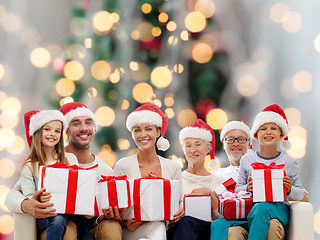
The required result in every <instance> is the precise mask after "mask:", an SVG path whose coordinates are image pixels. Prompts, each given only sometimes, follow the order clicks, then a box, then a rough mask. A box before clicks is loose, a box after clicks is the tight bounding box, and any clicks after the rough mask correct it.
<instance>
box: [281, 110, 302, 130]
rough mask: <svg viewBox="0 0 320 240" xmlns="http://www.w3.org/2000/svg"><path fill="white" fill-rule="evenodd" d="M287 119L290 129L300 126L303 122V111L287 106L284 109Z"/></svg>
mask: <svg viewBox="0 0 320 240" xmlns="http://www.w3.org/2000/svg"><path fill="white" fill-rule="evenodd" d="M284 112H285V114H286V116H287V119H288V123H289V124H288V126H289V129H290V128H293V127H299V126H300V124H301V112H300V111H299V109H297V108H286V109H285V110H284Z"/></svg>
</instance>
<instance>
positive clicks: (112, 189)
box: [98, 175, 131, 208]
mask: <svg viewBox="0 0 320 240" xmlns="http://www.w3.org/2000/svg"><path fill="white" fill-rule="evenodd" d="M116 180H125V181H126V183H127V196H128V207H130V206H131V197H130V185H129V181H128V179H127V176H126V175H123V176H103V175H101V179H100V180H99V181H98V183H100V182H107V185H108V186H107V187H108V199H109V206H110V207H112V208H114V207H119V203H118V194H117V184H116Z"/></svg>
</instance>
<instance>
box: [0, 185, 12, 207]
mask: <svg viewBox="0 0 320 240" xmlns="http://www.w3.org/2000/svg"><path fill="white" fill-rule="evenodd" d="M9 191H10V188H9V187H7V186H5V185H0V208H1V209H2V210H3V211H5V212H9V209H8V208H7V206H6V205H5V204H4V202H5V199H6V197H7V195H8V193H9Z"/></svg>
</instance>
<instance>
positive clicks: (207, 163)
mask: <svg viewBox="0 0 320 240" xmlns="http://www.w3.org/2000/svg"><path fill="white" fill-rule="evenodd" d="M210 161H211V159H210V156H209V155H207V156H206V157H205V159H204V167H205V168H206V170H207V171H208V172H210V171H212V170H215V169H218V168H220V167H221V163H220V160H219V158H217V157H214V161H215V164H216V166H215V167H214V168H210V167H209V162H210Z"/></svg>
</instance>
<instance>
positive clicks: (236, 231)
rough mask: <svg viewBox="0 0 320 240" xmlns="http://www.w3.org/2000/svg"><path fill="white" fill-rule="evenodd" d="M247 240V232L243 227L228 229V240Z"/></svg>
mask: <svg viewBox="0 0 320 240" xmlns="http://www.w3.org/2000/svg"><path fill="white" fill-rule="evenodd" d="M247 238H248V232H247V230H245V229H244V228H243V227H240V226H235V227H229V229H228V240H234V239H237V240H246V239H247Z"/></svg>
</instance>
